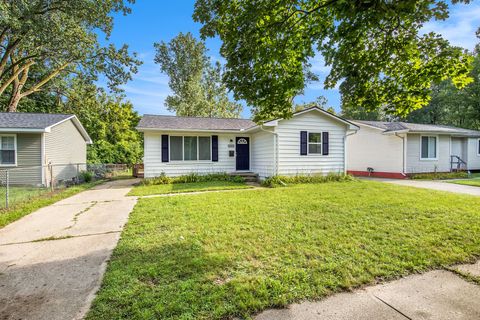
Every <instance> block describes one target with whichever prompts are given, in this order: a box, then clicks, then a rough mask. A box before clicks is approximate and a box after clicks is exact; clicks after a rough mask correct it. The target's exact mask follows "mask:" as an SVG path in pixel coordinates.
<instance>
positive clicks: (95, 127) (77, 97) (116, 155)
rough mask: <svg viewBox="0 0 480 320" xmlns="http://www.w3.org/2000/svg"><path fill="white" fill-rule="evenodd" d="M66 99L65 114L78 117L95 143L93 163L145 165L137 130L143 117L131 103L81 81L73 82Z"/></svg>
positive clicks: (90, 149)
mask: <svg viewBox="0 0 480 320" xmlns="http://www.w3.org/2000/svg"><path fill="white" fill-rule="evenodd" d="M65 99H66V101H65V102H64V104H63V106H62V112H65V113H73V114H76V115H77V116H78V118H79V120H80V121H81V122H82V124H83V125H84V126H85V129H86V130H87V132H88V133H89V135H90V137H91V138H92V140H93V144H92V145H90V146H89V147H88V150H87V159H88V161H89V162H91V163H127V164H132V163H138V162H141V161H142V160H141V158H142V155H143V149H142V140H141V136H140V134H139V133H138V131H137V130H136V129H135V127H136V125H137V124H138V121H139V120H140V116H139V115H138V113H137V112H136V111H134V109H133V105H132V104H131V103H130V102H125V101H124V100H123V99H122V96H119V95H118V94H117V95H115V94H114V95H112V94H107V93H106V92H105V91H104V90H103V89H100V88H97V87H96V86H95V85H94V84H93V83H90V82H86V81H84V80H79V79H75V80H74V81H73V82H72V84H71V87H70V88H69V89H68V90H67V92H66V98H65Z"/></svg>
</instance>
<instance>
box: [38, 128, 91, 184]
mask: <svg viewBox="0 0 480 320" xmlns="http://www.w3.org/2000/svg"><path fill="white" fill-rule="evenodd" d="M86 162H87V143H86V142H85V139H84V137H83V136H82V135H81V134H80V132H79V131H78V129H77V127H76V126H75V124H74V123H73V122H72V120H68V121H65V122H62V123H60V124H58V125H56V126H54V127H52V129H51V131H50V132H47V133H45V164H48V163H52V165H53V176H54V179H55V180H57V181H60V180H69V179H72V178H74V177H76V176H77V174H78V172H77V171H82V170H85V169H86V165H79V166H77V164H79V163H80V164H85V163H86ZM49 179H50V177H49V176H48V175H47V177H46V180H47V184H48V183H50V181H49Z"/></svg>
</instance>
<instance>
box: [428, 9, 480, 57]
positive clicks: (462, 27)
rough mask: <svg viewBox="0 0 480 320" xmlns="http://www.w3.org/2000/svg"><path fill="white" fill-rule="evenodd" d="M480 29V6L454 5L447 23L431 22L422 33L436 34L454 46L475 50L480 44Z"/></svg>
mask: <svg viewBox="0 0 480 320" xmlns="http://www.w3.org/2000/svg"><path fill="white" fill-rule="evenodd" d="M478 27H480V5H479V4H477V3H471V4H458V5H452V6H451V11H450V17H449V18H448V19H447V20H445V21H430V22H428V23H426V24H425V25H424V26H423V28H422V30H421V31H422V32H423V33H427V32H432V31H433V32H435V33H438V34H441V35H442V36H443V37H444V38H445V39H447V40H449V41H450V43H451V44H452V45H455V46H460V47H463V48H466V49H469V50H473V48H474V47H475V45H476V44H477V43H478V42H479V40H478V38H477V37H476V35H475V32H476V31H477V30H478Z"/></svg>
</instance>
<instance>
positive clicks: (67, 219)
mask: <svg viewBox="0 0 480 320" xmlns="http://www.w3.org/2000/svg"><path fill="white" fill-rule="evenodd" d="M134 182H136V181H135V180H117V181H112V182H107V183H105V184H102V185H99V186H97V187H95V188H93V189H90V190H87V191H84V192H81V193H79V194H77V195H75V196H72V197H70V198H67V199H64V200H62V201H59V202H57V203H55V204H53V205H50V206H48V207H44V208H42V209H40V210H38V211H36V212H34V213H32V214H30V215H28V216H26V217H24V218H22V219H20V220H18V221H16V222H14V223H12V224H10V225H8V226H6V227H4V228H3V229H0V319H2V320H3V319H49V320H53V319H81V318H82V317H83V316H84V315H85V313H86V312H87V311H88V308H89V306H90V303H91V301H92V299H93V297H94V294H95V292H96V291H97V290H98V287H99V285H100V283H101V278H102V276H103V273H104V271H105V267H106V263H107V260H108V259H109V257H110V255H111V253H112V250H113V249H114V248H115V246H116V244H117V241H118V239H119V237H120V232H121V231H122V228H123V225H124V224H125V222H126V221H127V219H128V215H129V213H130V211H131V210H132V209H133V207H134V205H135V203H136V198H133V197H126V194H127V193H128V192H129V190H130V189H131V185H132V184H133V183H134Z"/></svg>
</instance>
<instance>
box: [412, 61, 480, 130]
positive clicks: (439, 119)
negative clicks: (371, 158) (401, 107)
mask: <svg viewBox="0 0 480 320" xmlns="http://www.w3.org/2000/svg"><path fill="white" fill-rule="evenodd" d="M470 76H471V78H472V79H474V81H473V82H472V83H470V84H469V85H467V86H466V87H465V88H463V89H457V88H456V87H455V85H454V84H453V83H452V82H451V81H448V80H446V81H442V82H441V83H439V84H435V85H434V86H433V88H432V99H431V101H430V103H429V104H428V105H427V106H426V107H424V108H422V109H420V110H416V111H413V112H412V113H410V114H409V115H408V116H406V117H405V118H404V120H406V121H409V122H420V123H431V124H444V125H453V126H458V127H464V128H470V129H476V130H478V129H480V55H479V54H478V51H477V53H476V54H475V55H474V61H473V68H472V71H471V73H470Z"/></svg>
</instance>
